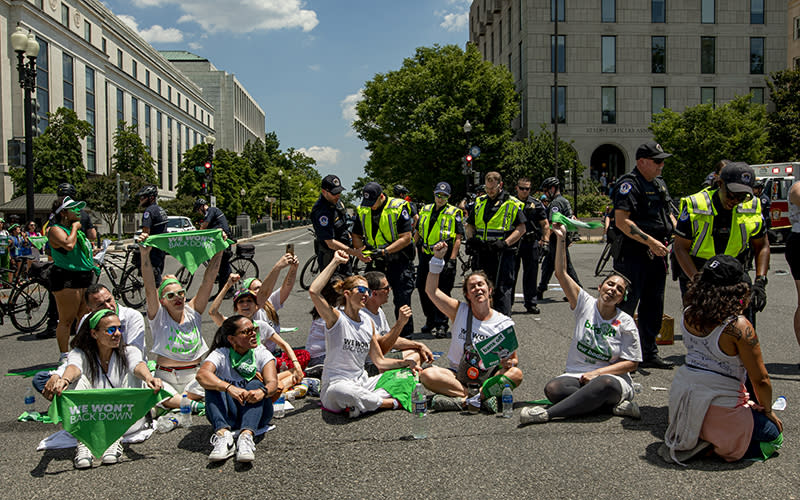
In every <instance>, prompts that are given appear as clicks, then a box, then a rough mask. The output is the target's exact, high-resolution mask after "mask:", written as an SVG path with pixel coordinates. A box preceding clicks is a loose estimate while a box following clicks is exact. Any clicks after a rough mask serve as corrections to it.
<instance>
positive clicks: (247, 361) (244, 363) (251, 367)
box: [229, 347, 258, 382]
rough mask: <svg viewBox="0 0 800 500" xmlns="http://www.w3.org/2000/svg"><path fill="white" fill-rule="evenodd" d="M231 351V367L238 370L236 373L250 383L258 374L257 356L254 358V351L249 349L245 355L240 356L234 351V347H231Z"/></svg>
mask: <svg viewBox="0 0 800 500" xmlns="http://www.w3.org/2000/svg"><path fill="white" fill-rule="evenodd" d="M229 350H230V354H231V366H232V367H233V369H234V370H236V372H237V373H239V375H241V376H242V378H243V379H245V380H247V381H248V382H250V381H251V380H253V377H255V376H256V373H257V372H258V367H257V366H256V359H255V356H253V350H252V349H248V350H247V352H246V353H244V354H239V353H238V352H236V351H235V350H234V349H233V347H230V348H229Z"/></svg>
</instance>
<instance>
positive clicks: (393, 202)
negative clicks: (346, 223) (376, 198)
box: [357, 198, 411, 248]
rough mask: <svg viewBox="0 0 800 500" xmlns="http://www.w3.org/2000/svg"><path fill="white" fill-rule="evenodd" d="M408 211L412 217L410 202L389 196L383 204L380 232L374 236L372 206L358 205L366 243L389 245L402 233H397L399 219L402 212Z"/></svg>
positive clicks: (378, 245) (379, 225)
mask: <svg viewBox="0 0 800 500" xmlns="http://www.w3.org/2000/svg"><path fill="white" fill-rule="evenodd" d="M403 210H405V211H406V214H407V215H408V216H409V217H410V214H411V210H410V209H409V207H408V202H407V201H406V200H403V199H400V198H388V201H387V202H386V205H384V206H383V210H382V211H381V219H380V223H379V224H378V233H377V235H375V236H374V237H373V236H372V208H371V207H358V210H357V213H358V218H359V220H360V221H361V227H362V228H363V229H364V234H362V235H361V236H362V237H363V238H364V241H365V242H366V244H368V245H370V246H372V247H375V248H378V247H380V246H383V245H388V244H389V243H392V242H394V241H397V238H399V237H400V235H399V234H398V233H397V219H398V218H399V217H400V214H402V213H403Z"/></svg>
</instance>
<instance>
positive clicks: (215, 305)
mask: <svg viewBox="0 0 800 500" xmlns="http://www.w3.org/2000/svg"><path fill="white" fill-rule="evenodd" d="M239 278H240V276H239V275H238V274H236V273H231V274H230V275H229V276H228V281H226V282H225V285H223V286H222V290H220V291H219V293H218V294H217V297H216V298H215V299H214V302H212V303H211V307H210V308H209V309H208V315H209V316H211V320H212V321H213V322H214V324H215V325H217V326H222V322H223V321H225V319H226V318H225V316H223V315H222V314H221V313H220V312H219V308H220V306H221V305H222V301H224V300H225V295H226V294H227V293H228V290H230V289H231V287H232V286H233V285H234V283H236V282H238V281H239Z"/></svg>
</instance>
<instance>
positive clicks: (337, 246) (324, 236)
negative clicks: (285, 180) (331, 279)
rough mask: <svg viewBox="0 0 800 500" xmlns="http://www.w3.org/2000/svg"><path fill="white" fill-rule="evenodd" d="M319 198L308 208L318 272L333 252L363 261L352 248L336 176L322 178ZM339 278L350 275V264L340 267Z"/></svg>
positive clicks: (359, 254)
mask: <svg viewBox="0 0 800 500" xmlns="http://www.w3.org/2000/svg"><path fill="white" fill-rule="evenodd" d="M321 188H322V189H321V190H320V195H319V199H318V200H317V201H316V203H314V207H313V208H312V209H311V224H312V225H313V226H314V235H315V236H316V239H315V240H314V251H315V252H316V253H317V263H318V264H319V268H320V269H325V268H326V267H327V266H328V264H329V263H330V261H331V260H332V259H333V253H334V252H335V251H336V250H343V251H345V252H347V253H348V254H349V255H353V256H358V257H361V258H363V256H362V255H361V252H359V251H358V250H355V249H353V248H352V244H353V240H352V238H351V237H350V230H349V228H348V227H347V210H346V209H345V208H344V203H342V202H341V200H340V199H339V198H340V197H341V195H342V191H344V188H343V187H342V182H341V181H340V180H339V177H337V176H335V175H333V174H331V175H326V176H325V177H324V178H323V179H322V184H321ZM337 272H338V273H339V274H342V275H345V276H347V275H350V274H352V269H351V266H350V264H349V263H347V264H342V265H341V266H339V269H338V271H337Z"/></svg>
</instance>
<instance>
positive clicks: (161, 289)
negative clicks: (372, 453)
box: [158, 278, 181, 299]
mask: <svg viewBox="0 0 800 500" xmlns="http://www.w3.org/2000/svg"><path fill="white" fill-rule="evenodd" d="M172 284H175V285H180V284H181V282H180V281H178V280H176V279H175V278H167V279H165V280H164V281H162V282H161V286H159V287H158V298H159V299H160V298H162V297H163V296H164V289H165V288H167V285H172Z"/></svg>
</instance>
